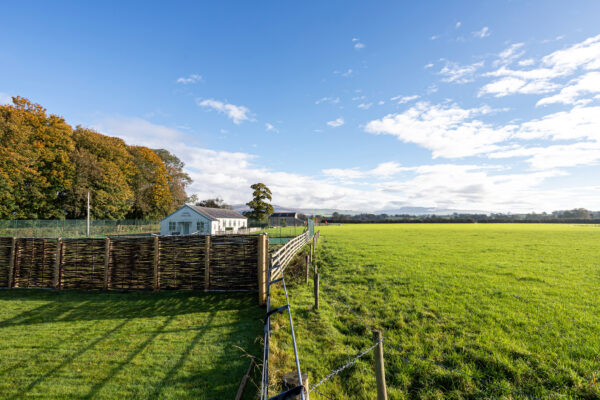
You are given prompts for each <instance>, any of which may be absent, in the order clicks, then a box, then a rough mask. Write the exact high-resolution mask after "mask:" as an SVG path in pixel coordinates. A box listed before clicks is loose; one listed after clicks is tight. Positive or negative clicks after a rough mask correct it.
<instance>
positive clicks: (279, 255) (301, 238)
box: [270, 231, 310, 279]
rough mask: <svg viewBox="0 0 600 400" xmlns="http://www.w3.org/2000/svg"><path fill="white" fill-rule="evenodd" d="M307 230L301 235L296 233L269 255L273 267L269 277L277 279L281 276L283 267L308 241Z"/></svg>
mask: <svg viewBox="0 0 600 400" xmlns="http://www.w3.org/2000/svg"><path fill="white" fill-rule="evenodd" d="M308 235H309V233H308V231H306V232H304V233H303V234H302V235H298V236H296V237H295V238H293V239H292V240H290V241H289V242H287V243H286V244H285V246H283V247H281V248H280V249H278V250H277V251H276V252H275V253H273V254H272V255H271V263H270V264H271V268H274V269H273V270H272V271H271V278H272V279H278V278H281V277H282V276H283V272H284V271H285V268H286V267H287V266H288V264H289V263H290V261H291V260H292V258H294V256H295V255H296V253H297V252H298V251H300V249H301V248H302V247H304V245H306V244H307V243H308V242H310V238H309V236H308Z"/></svg>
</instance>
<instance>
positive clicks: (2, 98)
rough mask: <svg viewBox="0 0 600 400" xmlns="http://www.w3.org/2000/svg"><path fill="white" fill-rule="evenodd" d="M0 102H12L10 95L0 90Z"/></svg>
mask: <svg viewBox="0 0 600 400" xmlns="http://www.w3.org/2000/svg"><path fill="white" fill-rule="evenodd" d="M0 104H12V97H11V96H9V95H8V94H6V93H2V92H0Z"/></svg>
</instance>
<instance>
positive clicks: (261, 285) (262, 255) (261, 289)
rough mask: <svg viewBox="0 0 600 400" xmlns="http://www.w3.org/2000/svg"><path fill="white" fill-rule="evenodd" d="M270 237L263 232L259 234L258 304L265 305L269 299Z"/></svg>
mask: <svg viewBox="0 0 600 400" xmlns="http://www.w3.org/2000/svg"><path fill="white" fill-rule="evenodd" d="M267 243H268V237H267V234H265V233H263V234H260V235H258V263H257V264H258V305H259V306H263V305H265V303H266V301H267V284H268V283H267V268H268V267H269V265H268V263H267V254H268V248H267Z"/></svg>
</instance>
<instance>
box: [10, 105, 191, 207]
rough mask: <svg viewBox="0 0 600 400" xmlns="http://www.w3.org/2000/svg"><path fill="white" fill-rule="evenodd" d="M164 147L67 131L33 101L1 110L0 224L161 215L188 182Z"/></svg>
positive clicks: (58, 119)
mask: <svg viewBox="0 0 600 400" xmlns="http://www.w3.org/2000/svg"><path fill="white" fill-rule="evenodd" d="M182 168H183V163H182V162H181V161H180V160H179V159H178V158H177V157H176V156H174V155H172V154H170V153H169V152H168V151H166V150H162V149H161V150H156V151H155V150H152V149H149V148H147V147H143V146H129V145H127V144H126V143H125V142H124V141H123V140H121V139H119V138H114V137H109V136H105V135H102V134H100V133H98V132H95V131H93V130H91V129H87V128H83V127H79V126H78V127H76V128H75V129H73V128H72V127H71V126H70V125H69V124H67V123H66V122H65V120H64V119H63V118H61V117H59V116H56V115H52V114H50V115H48V114H47V113H46V110H45V109H44V108H43V107H41V106H40V105H38V104H33V103H31V102H30V101H29V100H27V99H25V98H22V97H14V98H13V104H12V105H2V106H0V219H59V218H83V217H84V216H85V213H86V198H87V192H88V191H89V192H90V193H91V195H92V196H91V205H92V216H93V217H94V218H96V219H123V218H150V219H156V218H161V217H163V216H165V215H167V214H168V213H170V212H172V211H173V210H175V209H177V208H178V207H180V206H181V205H182V204H184V203H185V201H186V199H187V195H186V193H185V187H186V186H188V185H189V184H190V183H191V179H190V178H189V176H188V175H187V174H186V173H184V172H183V171H182Z"/></svg>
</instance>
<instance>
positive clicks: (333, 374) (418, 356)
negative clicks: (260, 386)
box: [311, 283, 565, 400]
mask: <svg viewBox="0 0 600 400" xmlns="http://www.w3.org/2000/svg"><path fill="white" fill-rule="evenodd" d="M321 285H322V286H323V288H324V289H325V291H327V292H328V293H329V294H330V295H331V296H333V297H334V298H335V299H337V300H338V301H339V302H341V303H342V304H343V305H344V306H345V307H346V308H347V309H348V310H349V311H350V312H351V313H352V314H353V315H354V316H355V317H356V318H358V320H360V321H361V322H362V323H363V325H364V326H365V327H366V328H367V329H369V330H370V331H373V329H372V328H371V326H370V325H369V324H368V323H367V322H366V321H365V320H364V318H362V317H361V316H360V315H359V314H358V313H357V312H355V311H354V309H353V307H352V306H350V305H349V304H348V303H347V302H346V301H344V299H342V298H341V297H340V296H338V295H336V294H335V293H334V292H333V290H332V289H331V288H330V287H328V286H327V285H324V284H323V283H321ZM334 302H335V301H334ZM377 344H378V343H375V345H374V346H373V347H372V348H370V349H369V350H372V349H373V348H374V347H375V346H376V345H377ZM383 344H384V345H385V346H387V347H389V348H391V349H394V350H396V351H398V352H400V353H404V354H408V355H410V356H414V357H415V358H418V359H419V360H421V361H424V362H426V363H429V364H432V365H436V366H438V367H440V368H442V369H444V370H446V371H448V372H454V373H458V374H460V375H463V376H465V377H468V378H471V379H473V380H476V381H479V382H481V383H482V384H483V385H484V386H486V387H489V386H493V387H496V388H498V389H500V390H502V391H509V392H511V393H512V394H515V395H518V396H521V397H525V398H529V399H534V400H542V398H541V397H538V396H535V395H530V394H527V393H524V392H522V391H520V390H517V389H512V388H508V387H506V386H502V385H500V384H498V383H495V382H491V381H489V380H487V379H485V378H480V377H477V376H474V375H471V374H469V373H467V372H464V371H462V370H460V369H453V368H450V367H448V366H446V365H445V364H443V363H441V362H438V361H433V360H429V359H427V358H425V357H423V356H420V355H418V354H415V353H408V352H406V351H405V350H402V349H400V348H399V347H397V346H394V345H392V344H391V343H388V342H387V339H386V340H384V341H383ZM361 357H362V355H361ZM399 357H400V358H401V359H402V360H403V361H404V362H406V363H409V364H410V363H412V362H413V361H412V360H410V359H409V358H407V357H405V356H402V355H399ZM359 358H360V357H359ZM352 361H354V362H356V360H351V363H352V364H353V363H354V362H352ZM349 364H350V363H349ZM349 366H350V365H348V364H346V365H345V366H343V367H342V368H340V369H338V370H335V371H333V372H332V373H330V374H329V375H327V377H325V378H323V379H322V380H321V381H320V382H319V383H318V384H317V385H314V386H312V388H311V391H313V390H314V388H316V387H318V386H319V385H320V384H321V383H323V382H325V381H327V380H329V379H330V378H333V377H334V376H335V375H337V374H339V373H340V372H341V371H342V370H344V369H345V368H347V367H349ZM334 372H335V373H334ZM319 394H320V393H319ZM552 395H554V396H556V397H565V395H561V394H558V393H552Z"/></svg>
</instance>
